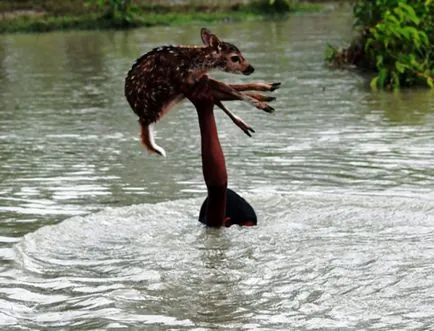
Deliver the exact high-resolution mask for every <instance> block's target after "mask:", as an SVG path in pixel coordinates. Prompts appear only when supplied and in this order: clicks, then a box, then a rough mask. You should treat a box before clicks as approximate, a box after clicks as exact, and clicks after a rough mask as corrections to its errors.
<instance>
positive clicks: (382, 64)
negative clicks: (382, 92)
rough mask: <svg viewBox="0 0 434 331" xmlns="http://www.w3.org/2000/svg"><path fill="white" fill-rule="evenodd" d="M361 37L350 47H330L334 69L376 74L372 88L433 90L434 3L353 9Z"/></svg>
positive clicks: (398, 1) (395, 1)
mask: <svg viewBox="0 0 434 331" xmlns="http://www.w3.org/2000/svg"><path fill="white" fill-rule="evenodd" d="M354 16H355V18H356V22H355V28H356V29H358V30H359V32H360V34H359V36H358V37H356V38H355V39H354V40H353V42H352V43H351V45H350V47H348V48H347V49H343V50H338V49H336V48H333V47H329V50H328V54H327V55H326V58H327V59H328V61H329V62H331V63H333V64H335V65H347V64H354V65H356V66H358V67H361V68H366V69H370V70H373V71H375V72H376V73H377V74H376V76H375V77H374V78H373V79H372V80H371V87H373V88H376V87H380V88H398V87H400V86H415V85H425V86H430V87H434V81H433V79H434V49H433V45H434V33H433V32H434V2H433V0H363V1H358V2H357V3H356V4H355V6H354Z"/></svg>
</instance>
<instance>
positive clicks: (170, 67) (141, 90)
mask: <svg viewBox="0 0 434 331" xmlns="http://www.w3.org/2000/svg"><path fill="white" fill-rule="evenodd" d="M201 39H202V41H203V43H204V46H184V45H179V46H162V47H158V48H155V49H153V50H152V51H150V52H148V53H146V54H144V55H143V56H141V57H140V58H138V59H137V60H136V62H135V63H134V65H133V66H132V68H131V69H130V71H129V72H128V75H127V77H126V79H125V96H126V98H127V100H128V103H129V104H130V106H131V108H132V109H133V111H134V112H135V113H136V115H138V116H139V123H140V127H141V133H140V139H141V142H142V144H143V145H144V146H145V148H146V149H147V150H148V151H149V152H153V153H157V154H160V155H162V156H165V155H166V153H165V151H164V149H163V148H161V147H160V146H158V145H157V144H156V143H155V142H154V138H153V135H152V131H151V125H152V124H153V123H155V122H156V121H158V120H159V119H160V118H161V117H162V116H163V115H164V114H166V113H167V112H169V111H170V109H171V108H172V107H173V106H174V105H176V104H177V103H179V102H180V101H181V100H182V99H184V97H185V94H188V92H189V91H191V90H192V89H193V88H194V86H195V84H196V83H197V82H199V81H201V82H203V81H205V83H206V84H208V85H209V87H210V89H211V91H212V94H213V98H214V103H215V104H216V105H217V106H218V107H220V108H221V109H222V110H223V111H224V112H225V113H226V114H227V115H228V116H229V117H230V118H231V120H232V121H233V122H234V123H235V124H236V125H237V126H238V127H240V128H241V129H242V130H243V131H244V132H245V133H246V134H247V135H248V136H251V134H250V132H255V131H254V130H253V129H252V128H251V127H250V126H249V125H248V124H246V123H245V122H244V121H243V120H242V119H241V118H239V117H238V116H236V115H234V114H233V113H232V112H231V111H230V110H229V109H227V108H226V107H225V106H224V105H223V104H222V103H221V101H222V100H244V101H247V102H249V103H251V104H252V105H254V106H255V107H256V108H258V109H262V110H264V111H266V112H269V113H271V112H273V111H274V109H273V108H272V107H270V106H269V105H268V104H267V103H266V102H267V101H273V100H274V99H275V98H273V97H269V96H265V95H262V94H259V93H248V92H246V93H242V92H241V91H247V90H256V91H273V90H275V89H277V88H279V86H280V83H270V84H269V83H251V84H225V83H223V82H220V81H217V80H214V79H212V78H210V77H208V75H207V72H209V71H211V70H221V71H226V72H231V73H235V74H240V73H241V74H244V75H250V74H251V73H253V71H254V68H253V67H252V66H251V65H250V64H249V63H248V62H247V60H246V59H245V58H244V57H243V55H242V54H241V52H240V50H239V49H238V48H237V47H236V46H235V45H233V44H230V43H228V42H224V41H220V40H219V39H218V38H217V37H216V36H215V35H214V34H212V33H211V32H210V31H209V30H207V29H205V28H202V29H201Z"/></svg>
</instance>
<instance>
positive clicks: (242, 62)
mask: <svg viewBox="0 0 434 331" xmlns="http://www.w3.org/2000/svg"><path fill="white" fill-rule="evenodd" d="M200 36H201V38H202V41H203V43H204V44H205V46H207V47H209V48H211V49H212V53H211V56H212V62H213V67H214V68H216V69H219V70H222V71H226V72H231V73H234V74H241V73H242V74H244V75H250V74H251V73H252V72H253V71H255V69H254V68H253V67H252V66H251V65H250V64H249V62H247V60H246V59H245V58H244V56H243V55H242V54H241V52H240V50H239V49H238V48H237V47H236V46H235V45H233V44H231V43H227V42H224V41H221V40H219V39H218V38H217V37H216V35H214V34H212V33H211V32H210V31H209V30H208V29H205V28H202V29H201V30H200Z"/></svg>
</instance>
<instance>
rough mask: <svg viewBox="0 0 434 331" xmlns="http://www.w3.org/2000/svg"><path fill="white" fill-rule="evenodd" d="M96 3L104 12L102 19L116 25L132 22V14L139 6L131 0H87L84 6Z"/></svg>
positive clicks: (126, 24)
mask: <svg viewBox="0 0 434 331" xmlns="http://www.w3.org/2000/svg"><path fill="white" fill-rule="evenodd" d="M93 4H94V5H96V6H97V7H99V8H100V9H101V10H102V11H103V12H104V15H103V17H104V19H106V20H109V21H112V22H114V24H116V25H120V26H128V25H131V24H132V22H133V15H134V14H135V13H138V11H139V7H137V6H136V5H134V4H133V3H132V1H131V0H87V1H86V2H85V6H91V5H93Z"/></svg>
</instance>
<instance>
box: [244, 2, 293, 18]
mask: <svg viewBox="0 0 434 331" xmlns="http://www.w3.org/2000/svg"><path fill="white" fill-rule="evenodd" d="M296 3H297V1H296V0H256V1H253V2H252V3H251V4H249V7H250V9H252V10H253V11H255V12H257V13H260V14H266V15H282V14H287V13H289V12H291V11H293V10H294V7H295V6H296Z"/></svg>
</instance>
